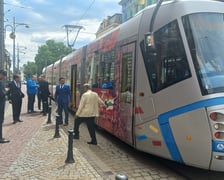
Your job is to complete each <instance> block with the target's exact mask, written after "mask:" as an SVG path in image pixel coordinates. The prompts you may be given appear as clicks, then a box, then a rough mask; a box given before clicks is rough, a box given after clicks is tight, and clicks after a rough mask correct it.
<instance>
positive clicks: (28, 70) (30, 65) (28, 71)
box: [23, 62, 37, 79]
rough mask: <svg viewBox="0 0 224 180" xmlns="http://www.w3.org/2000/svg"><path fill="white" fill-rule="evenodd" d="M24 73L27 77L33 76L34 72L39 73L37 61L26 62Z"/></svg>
mask: <svg viewBox="0 0 224 180" xmlns="http://www.w3.org/2000/svg"><path fill="white" fill-rule="evenodd" d="M23 73H24V75H25V78H26V79H27V78H29V77H31V76H32V75H34V74H37V66H36V64H35V62H27V64H24V65H23Z"/></svg>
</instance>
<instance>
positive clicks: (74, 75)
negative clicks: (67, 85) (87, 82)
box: [70, 64, 78, 111]
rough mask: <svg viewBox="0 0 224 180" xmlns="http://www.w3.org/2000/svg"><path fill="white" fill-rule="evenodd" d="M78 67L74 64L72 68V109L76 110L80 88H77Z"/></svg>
mask: <svg viewBox="0 0 224 180" xmlns="http://www.w3.org/2000/svg"><path fill="white" fill-rule="evenodd" d="M77 74H78V73H77V65H76V64H74V65H72V66H71V95H72V105H71V107H70V108H71V109H72V110H74V111H75V110H76V109H77V101H78V97H77V92H78V87H77Z"/></svg>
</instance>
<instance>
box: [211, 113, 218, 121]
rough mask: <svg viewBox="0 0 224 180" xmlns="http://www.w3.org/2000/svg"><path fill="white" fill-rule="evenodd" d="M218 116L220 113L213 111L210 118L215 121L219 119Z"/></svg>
mask: <svg viewBox="0 0 224 180" xmlns="http://www.w3.org/2000/svg"><path fill="white" fill-rule="evenodd" d="M217 117H218V114H217V113H216V112H212V113H211V114H210V118H211V119H212V120H213V121H216V120H217Z"/></svg>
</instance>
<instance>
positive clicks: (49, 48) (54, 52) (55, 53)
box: [35, 40, 72, 75]
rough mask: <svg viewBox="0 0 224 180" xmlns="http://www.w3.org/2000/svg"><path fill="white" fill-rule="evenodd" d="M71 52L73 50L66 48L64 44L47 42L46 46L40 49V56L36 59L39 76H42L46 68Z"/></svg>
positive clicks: (52, 41)
mask: <svg viewBox="0 0 224 180" xmlns="http://www.w3.org/2000/svg"><path fill="white" fill-rule="evenodd" d="M71 52H72V48H70V47H67V46H65V45H64V44H63V43H62V42H55V41H54V40H48V41H46V45H42V46H40V47H39V48H38V54H37V55H36V57H35V64H36V68H37V74H38V75H40V74H42V70H43V68H44V67H46V66H48V65H50V64H52V63H54V62H56V61H57V60H59V59H61V58H62V57H64V56H66V55H68V54H69V53H71Z"/></svg>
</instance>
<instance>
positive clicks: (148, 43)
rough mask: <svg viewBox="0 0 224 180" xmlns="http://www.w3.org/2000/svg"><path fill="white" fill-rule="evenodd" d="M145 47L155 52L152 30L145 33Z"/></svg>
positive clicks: (150, 51)
mask: <svg viewBox="0 0 224 180" xmlns="http://www.w3.org/2000/svg"><path fill="white" fill-rule="evenodd" d="M145 47H146V50H147V51H148V52H149V53H152V52H155V43H154V35H153V33H152V32H148V33H146V34H145Z"/></svg>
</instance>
